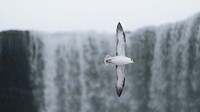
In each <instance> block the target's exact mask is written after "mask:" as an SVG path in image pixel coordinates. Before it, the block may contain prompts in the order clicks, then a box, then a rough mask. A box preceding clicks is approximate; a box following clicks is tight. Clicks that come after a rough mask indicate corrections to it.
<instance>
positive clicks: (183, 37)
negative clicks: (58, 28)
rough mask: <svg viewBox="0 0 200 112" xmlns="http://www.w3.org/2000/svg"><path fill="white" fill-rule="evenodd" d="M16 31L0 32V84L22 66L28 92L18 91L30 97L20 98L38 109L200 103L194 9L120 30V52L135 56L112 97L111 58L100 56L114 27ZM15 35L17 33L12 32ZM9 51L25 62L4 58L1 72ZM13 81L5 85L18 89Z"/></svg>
mask: <svg viewBox="0 0 200 112" xmlns="http://www.w3.org/2000/svg"><path fill="white" fill-rule="evenodd" d="M21 33H22V34H21ZM21 33H20V31H19V32H18V33H17V34H15V35H14V34H13V32H11V31H7V32H6V33H5V32H0V61H1V63H0V74H4V75H5V76H6V77H7V76H9V75H10V78H6V80H8V81H4V80H2V81H0V85H7V82H10V80H13V78H12V76H13V75H15V77H18V74H21V73H22V72H21V71H18V69H20V70H23V69H26V72H23V74H22V76H23V77H24V78H23V81H25V82H26V83H25V85H27V88H28V87H29V85H28V84H30V85H31V86H30V87H29V89H26V90H27V91H28V90H29V93H32V94H31V95H33V98H32V97H30V95H29V94H28V93H27V94H23V95H25V96H26V98H30V99H31V98H32V100H33V104H32V103H28V105H29V106H30V105H31V104H32V105H33V106H32V107H33V108H34V107H37V111H38V112H113V111H114V112H122V111H123V112H199V111H200V107H199V105H200V69H199V68H200V14H196V15H195V16H193V17H191V18H188V19H187V20H184V21H180V22H177V23H173V24H165V25H162V26H158V27H145V28H141V29H138V30H137V31H134V32H129V33H126V38H127V49H126V51H127V56H128V57H131V58H133V59H134V60H135V64H130V65H127V66H126V72H125V73H126V77H125V78H126V84H125V88H124V90H123V93H122V96H121V97H120V98H119V97H118V96H117V94H116V91H115V84H116V71H115V66H114V65H110V66H105V65H104V63H103V59H104V57H105V56H106V55H107V54H108V55H111V56H114V55H115V49H116V48H115V47H116V37H115V34H107V33H97V32H66V33H44V32H36V31H29V33H27V32H26V35H24V32H21ZM16 35H18V36H19V37H18V38H12V37H14V36H16ZM21 37H22V38H21ZM16 40H17V41H16ZM15 44H16V45H15ZM11 45H12V46H11ZM16 46H20V47H16ZM13 53H14V54H17V55H13ZM20 56H23V58H24V59H22V58H20ZM5 57H6V58H5ZM12 58H13V60H12V61H15V60H18V59H19V60H18V61H16V62H17V64H16V65H17V66H18V65H23V63H25V64H24V65H23V66H21V67H22V68H20V67H19V68H18V69H15V67H14V66H12V67H13V68H9V69H11V70H10V71H12V72H9V70H8V67H9V65H11V63H10V62H11V61H9V60H11V59H12ZM5 67H7V68H5ZM5 76H4V77H5ZM27 76H28V77H29V78H30V79H27ZM1 79H3V78H1ZM1 79H0V80H1ZM17 79H18V78H17ZM19 80H20V78H19ZM26 80H27V81H26ZM28 80H30V81H28ZM13 83H14V82H13ZM17 83H18V84H19V86H15V85H14V84H13V85H9V86H8V88H11V87H18V88H22V89H21V90H23V89H24V88H23V86H24V85H22V84H21V83H20V82H17ZM23 84H24V82H23ZM6 87H7V86H6ZM1 88H3V86H1ZM12 91H13V90H12ZM12 91H9V92H7V93H12ZM30 91H31V92H30ZM1 97H2V98H3V96H2V95H1V94H0V98H1ZM16 97H17V96H16ZM20 98H21V96H20V97H19V98H18V99H20ZM32 100H29V101H32ZM9 101H10V102H11V100H9ZM20 101H21V100H20ZM14 106H15V105H14ZM0 107H3V106H1V105H0ZM11 107H13V106H11ZM27 107H28V106H27ZM27 107H22V108H23V109H25V110H26V109H28V108H27ZM26 111H28V110H26Z"/></svg>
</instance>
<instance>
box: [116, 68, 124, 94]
mask: <svg viewBox="0 0 200 112" xmlns="http://www.w3.org/2000/svg"><path fill="white" fill-rule="evenodd" d="M124 69H125V65H117V66H116V71H117V84H116V92H117V94H118V96H119V97H120V96H121V94H122V91H123V88H124V85H125V72H124Z"/></svg>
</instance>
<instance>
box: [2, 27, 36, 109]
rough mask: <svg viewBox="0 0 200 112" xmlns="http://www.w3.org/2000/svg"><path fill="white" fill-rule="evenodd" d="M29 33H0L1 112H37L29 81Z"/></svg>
mask: <svg viewBox="0 0 200 112" xmlns="http://www.w3.org/2000/svg"><path fill="white" fill-rule="evenodd" d="M28 46H29V32H28V31H24V32H22V31H6V32H0V102H1V103H0V111H1V112H36V108H35V107H34V104H33V95H32V88H31V83H30V80H29V73H30V63H29V60H28V58H29V51H28Z"/></svg>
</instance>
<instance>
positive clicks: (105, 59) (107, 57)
mask: <svg viewBox="0 0 200 112" xmlns="http://www.w3.org/2000/svg"><path fill="white" fill-rule="evenodd" d="M109 58H111V56H109V55H106V57H105V58H104V64H105V65H106V66H107V65H108V64H107V63H108V59H109Z"/></svg>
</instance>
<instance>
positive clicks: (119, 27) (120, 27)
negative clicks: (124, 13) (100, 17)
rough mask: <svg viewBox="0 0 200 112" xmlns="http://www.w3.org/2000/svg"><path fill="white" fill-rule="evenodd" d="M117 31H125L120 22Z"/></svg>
mask: <svg viewBox="0 0 200 112" xmlns="http://www.w3.org/2000/svg"><path fill="white" fill-rule="evenodd" d="M117 30H120V31H123V28H122V25H121V23H120V22H118V24H117Z"/></svg>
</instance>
